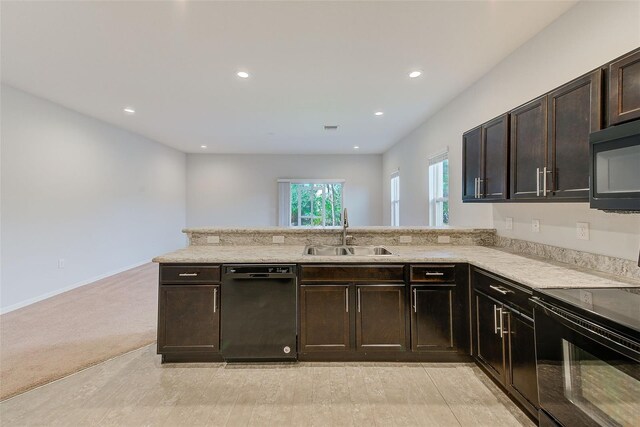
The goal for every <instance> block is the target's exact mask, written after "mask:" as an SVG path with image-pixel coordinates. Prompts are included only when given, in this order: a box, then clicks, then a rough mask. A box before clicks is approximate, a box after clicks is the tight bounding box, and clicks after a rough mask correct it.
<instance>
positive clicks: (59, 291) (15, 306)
mask: <svg viewBox="0 0 640 427" xmlns="http://www.w3.org/2000/svg"><path fill="white" fill-rule="evenodd" d="M150 262H151V259H147V260H144V261H140V262H137V263H135V264H131V265H128V266H126V267H122V268H119V269H117V270H112V271H109V272H107V273H104V274H101V275H99V276H95V277H92V278H89V279H86V280H82V281H80V282H76V283H74V284H73V285H69V286H65V287H64V288H61V289H56V290H55V291H51V292H47V293H46V294H42V295H38V296H37V297H33V298H29V299H27V300H24V301H20V302H19V303H16V304H13V305H10V306H8V307H4V308H2V309H0V314H6V313H9V312H11V311H14V310H17V309H19V308H23V307H26V306H28V305H31V304H34V303H36V302H40V301H42V300H45V299H47V298H51V297H54V296H56V295H59V294H62V293H64V292H67V291H70V290H73V289H76V288H80V287H82V286H85V285H88V284H90V283H93V282H97V281H98V280H102V279H105V278H107V277H109V276H113V275H114V274H118V273H122V272H124V271H127V270H131V269H132V268H136V267H140V266H141V265H144V264H147V263H150Z"/></svg>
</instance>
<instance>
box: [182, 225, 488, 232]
mask: <svg viewBox="0 0 640 427" xmlns="http://www.w3.org/2000/svg"><path fill="white" fill-rule="evenodd" d="M276 231H278V232H283V233H295V234H308V233H309V232H310V231H311V232H314V233H317V232H321V233H331V234H333V233H336V232H342V227H341V226H334V227H279V226H264V227H233V226H229V227H190V228H184V229H183V230H182V232H183V233H216V232H233V233H245V234H251V233H273V232H276ZM424 231H430V232H436V233H437V232H441V233H451V232H461V233H474V232H486V231H495V228H478V227H451V226H448V225H443V226H440V227H429V226H403V227H387V226H379V225H371V226H353V227H349V228H348V232H349V233H351V232H376V233H389V234H399V233H402V232H405V233H406V232H424Z"/></svg>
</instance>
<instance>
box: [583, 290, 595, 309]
mask: <svg viewBox="0 0 640 427" xmlns="http://www.w3.org/2000/svg"><path fill="white" fill-rule="evenodd" d="M580 301H582V303H583V304H584V305H586V306H587V307H588V308H593V293H591V292H589V291H583V290H582V289H580Z"/></svg>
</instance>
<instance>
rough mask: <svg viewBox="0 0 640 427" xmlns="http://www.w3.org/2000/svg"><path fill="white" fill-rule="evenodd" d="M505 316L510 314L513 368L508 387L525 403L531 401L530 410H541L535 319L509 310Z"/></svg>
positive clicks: (510, 361)
mask: <svg viewBox="0 0 640 427" xmlns="http://www.w3.org/2000/svg"><path fill="white" fill-rule="evenodd" d="M503 316H506V319H505V320H504V322H505V326H506V327H507V329H506V330H505V332H506V333H507V334H508V340H507V342H506V343H505V344H506V346H507V348H506V359H507V362H508V363H507V366H508V367H509V371H508V372H507V374H508V375H507V380H508V381H507V388H508V389H509V391H510V392H511V393H512V394H514V395H516V396H519V400H520V401H521V402H522V403H523V404H524V405H527V403H528V404H529V406H530V407H529V410H530V411H537V407H538V406H539V404H538V379H537V378H538V377H537V373H536V348H535V336H534V333H533V325H534V324H533V319H531V318H529V317H528V316H525V315H523V314H521V313H517V312H513V311H509V310H508V309H507V310H506V311H504V312H503ZM507 325H508V326H507Z"/></svg>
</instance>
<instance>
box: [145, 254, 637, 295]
mask: <svg viewBox="0 0 640 427" xmlns="http://www.w3.org/2000/svg"><path fill="white" fill-rule="evenodd" d="M387 247H388V248H389V249H390V250H391V251H392V252H394V253H395V254H396V255H395V256H374V257H368V256H309V255H302V252H303V249H304V247H303V246H285V245H282V246H281V245H269V246H239V245H237V246H189V247H187V248H185V249H180V250H177V251H175V252H171V253H169V254H166V255H162V256H158V257H156V258H154V259H153V261H154V262H157V263H290V264H298V263H300V264H302V263H401V264H407V263H421V262H468V263H470V264H472V265H474V266H476V267H480V268H483V269H485V270H488V271H491V272H493V273H495V274H498V275H501V276H503V277H505V278H508V279H511V280H514V281H516V282H518V283H521V284H523V285H526V286H529V287H531V288H561V287H578V288H589V287H625V286H633V287H640V282H638V281H635V280H632V279H626V278H622V277H618V276H612V275H607V274H604V273H598V272H595V271H593V270H587V269H582V268H579V267H572V266H569V265H568V264H562V263H557V262H549V261H542V260H539V259H535V258H533V257H529V256H522V255H516V254H513V253H509V252H506V251H503V250H499V249H494V248H489V247H484V246H445V245H438V246H387Z"/></svg>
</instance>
